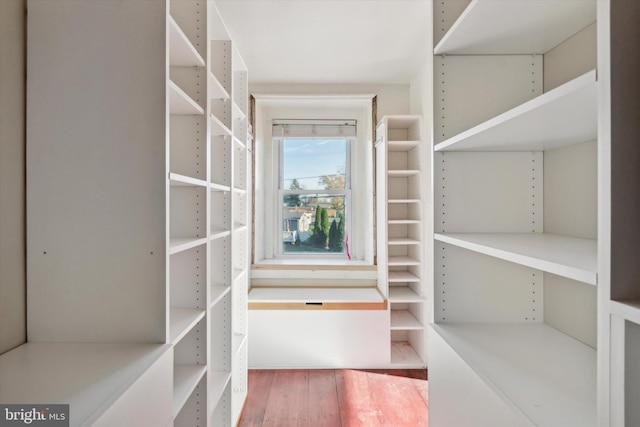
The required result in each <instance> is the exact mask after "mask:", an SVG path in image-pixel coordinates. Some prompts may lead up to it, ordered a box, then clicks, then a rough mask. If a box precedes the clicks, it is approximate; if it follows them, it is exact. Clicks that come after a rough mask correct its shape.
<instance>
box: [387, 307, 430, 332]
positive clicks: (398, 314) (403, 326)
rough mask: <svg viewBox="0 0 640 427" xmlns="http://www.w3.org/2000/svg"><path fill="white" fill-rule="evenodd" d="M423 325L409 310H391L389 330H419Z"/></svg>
mask: <svg viewBox="0 0 640 427" xmlns="http://www.w3.org/2000/svg"><path fill="white" fill-rule="evenodd" d="M421 329H424V326H423V325H422V324H421V323H420V322H418V319H416V318H415V317H414V316H413V314H411V312H410V311H409V310H391V330H392V331H393V330H402V331H407V330H421Z"/></svg>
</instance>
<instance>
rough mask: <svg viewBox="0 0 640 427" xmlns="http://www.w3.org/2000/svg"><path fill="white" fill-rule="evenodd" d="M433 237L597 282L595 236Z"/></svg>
mask: <svg viewBox="0 0 640 427" xmlns="http://www.w3.org/2000/svg"><path fill="white" fill-rule="evenodd" d="M434 238H435V239H436V240H438V241H441V242H445V243H449V244H452V245H455V246H459V247H462V248H465V249H469V250H472V251H475V252H479V253H482V254H485V255H489V256H493V257H496V258H500V259H503V260H506V261H510V262H514V263H517V264H521V265H525V266H527V267H531V268H536V269H538V270H542V271H546V272H549V273H553V274H556V275H559V276H563V277H568V278H570V279H573V280H578V281H580V282H584V283H588V284H590V285H595V284H596V272H597V242H596V241H595V240H589V239H577V238H573V237H566V236H558V235H553V234H541V233H477V234H439V233H436V234H435V235H434Z"/></svg>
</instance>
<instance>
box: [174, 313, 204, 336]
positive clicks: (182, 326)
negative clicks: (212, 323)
mask: <svg viewBox="0 0 640 427" xmlns="http://www.w3.org/2000/svg"><path fill="white" fill-rule="evenodd" d="M204 315H205V311H204V310H199V309H195V308H173V307H172V308H171V311H170V312H169V316H170V317H169V323H170V328H171V329H170V330H171V332H170V337H171V343H172V344H176V343H177V342H178V341H180V340H181V339H182V337H184V336H185V335H186V334H188V333H189V331H190V330H191V328H193V326H194V325H195V324H197V323H198V322H199V321H200V319H202V318H203V317H204Z"/></svg>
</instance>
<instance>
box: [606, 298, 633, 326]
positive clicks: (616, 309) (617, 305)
mask: <svg viewBox="0 0 640 427" xmlns="http://www.w3.org/2000/svg"><path fill="white" fill-rule="evenodd" d="M609 310H610V311H611V314H614V315H616V316H618V317H621V318H623V319H625V320H629V321H631V322H633V323H636V324H638V325H640V300H631V301H610V302H609Z"/></svg>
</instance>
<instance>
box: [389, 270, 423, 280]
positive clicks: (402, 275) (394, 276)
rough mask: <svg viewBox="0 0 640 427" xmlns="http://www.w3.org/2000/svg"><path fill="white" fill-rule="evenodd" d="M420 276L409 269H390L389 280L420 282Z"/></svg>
mask: <svg viewBox="0 0 640 427" xmlns="http://www.w3.org/2000/svg"><path fill="white" fill-rule="evenodd" d="M419 281H420V278H419V277H417V276H416V275H414V274H413V273H410V272H408V271H390V272H389V282H419Z"/></svg>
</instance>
